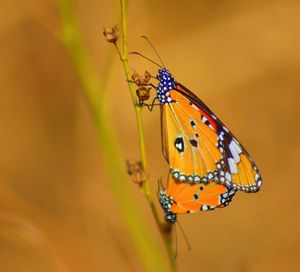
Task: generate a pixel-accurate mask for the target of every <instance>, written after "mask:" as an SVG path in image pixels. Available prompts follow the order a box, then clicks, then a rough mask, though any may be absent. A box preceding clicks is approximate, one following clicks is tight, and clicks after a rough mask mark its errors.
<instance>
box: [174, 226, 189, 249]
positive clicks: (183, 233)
mask: <svg viewBox="0 0 300 272" xmlns="http://www.w3.org/2000/svg"><path fill="white" fill-rule="evenodd" d="M177 224H178V227H179V228H180V230H181V233H182V235H183V238H184V240H185V243H186V245H187V249H188V251H191V249H192V247H191V244H190V241H189V239H188V237H187V236H186V234H185V232H184V231H183V228H182V226H181V225H180V223H179V222H178V221H177Z"/></svg>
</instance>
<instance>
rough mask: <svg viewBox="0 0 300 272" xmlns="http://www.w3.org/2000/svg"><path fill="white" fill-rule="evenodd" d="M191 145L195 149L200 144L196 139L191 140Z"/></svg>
mask: <svg viewBox="0 0 300 272" xmlns="http://www.w3.org/2000/svg"><path fill="white" fill-rule="evenodd" d="M190 143H191V145H192V146H193V147H197V146H198V143H197V141H196V140H195V139H190Z"/></svg>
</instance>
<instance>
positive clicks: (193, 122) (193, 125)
mask: <svg viewBox="0 0 300 272" xmlns="http://www.w3.org/2000/svg"><path fill="white" fill-rule="evenodd" d="M191 126H192V128H195V127H196V123H195V121H194V120H191Z"/></svg>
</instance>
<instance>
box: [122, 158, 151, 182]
mask: <svg viewBox="0 0 300 272" xmlns="http://www.w3.org/2000/svg"><path fill="white" fill-rule="evenodd" d="M126 164H127V172H128V174H129V176H130V178H131V180H132V181H133V182H134V183H136V184H139V185H142V184H143V183H144V182H145V181H146V179H147V178H148V176H147V174H146V173H145V171H144V170H143V166H142V162H141V161H138V160H135V159H131V160H127V161H126Z"/></svg>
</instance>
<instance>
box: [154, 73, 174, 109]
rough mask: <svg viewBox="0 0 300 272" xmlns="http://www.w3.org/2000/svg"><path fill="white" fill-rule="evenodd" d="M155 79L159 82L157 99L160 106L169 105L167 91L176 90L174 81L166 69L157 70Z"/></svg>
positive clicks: (169, 98)
mask: <svg viewBox="0 0 300 272" xmlns="http://www.w3.org/2000/svg"><path fill="white" fill-rule="evenodd" d="M156 78H157V79H158V80H159V83H158V85H157V88H156V91H157V98H158V100H159V101H160V103H161V104H167V103H171V102H172V101H173V100H172V98H171V97H170V94H169V91H170V90H172V89H175V88H176V85H175V80H174V78H173V76H172V75H171V73H170V72H169V70H167V69H166V68H163V69H160V70H158V73H157V76H156Z"/></svg>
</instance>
